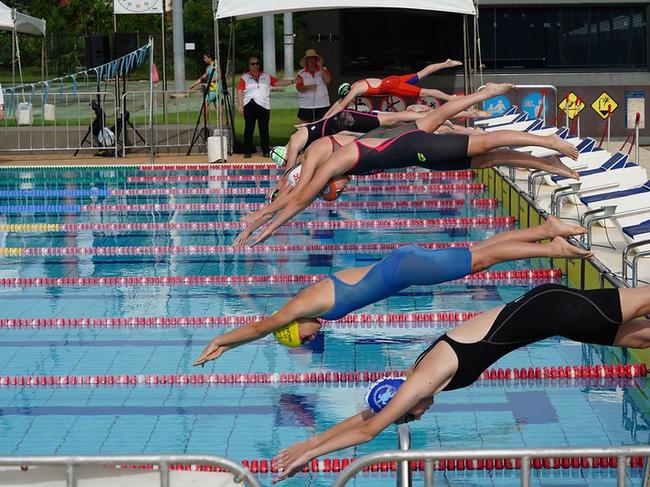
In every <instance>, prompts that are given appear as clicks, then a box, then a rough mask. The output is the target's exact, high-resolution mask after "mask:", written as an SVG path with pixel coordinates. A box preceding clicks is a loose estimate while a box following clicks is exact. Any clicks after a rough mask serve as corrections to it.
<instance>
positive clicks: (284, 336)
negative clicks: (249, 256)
mask: <svg viewBox="0 0 650 487" xmlns="http://www.w3.org/2000/svg"><path fill="white" fill-rule="evenodd" d="M273 336H274V337H275V339H276V340H277V341H278V342H279V343H281V344H282V345H284V346H285V347H289V348H295V347H299V346H300V345H302V342H301V341H300V334H299V333H298V322H297V321H295V320H294V321H292V322H291V323H288V324H286V325H284V326H283V327H282V328H278V329H277V330H274V331H273Z"/></svg>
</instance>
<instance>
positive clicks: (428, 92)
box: [420, 88, 458, 116]
mask: <svg viewBox="0 0 650 487" xmlns="http://www.w3.org/2000/svg"><path fill="white" fill-rule="evenodd" d="M420 96H433V97H434V98H438V99H439V100H444V101H449V100H454V99H456V98H458V97H457V96H455V95H450V94H449V93H445V92H444V91H440V90H436V89H435V88H422V89H421V90H420ZM455 116H457V115H455Z"/></svg>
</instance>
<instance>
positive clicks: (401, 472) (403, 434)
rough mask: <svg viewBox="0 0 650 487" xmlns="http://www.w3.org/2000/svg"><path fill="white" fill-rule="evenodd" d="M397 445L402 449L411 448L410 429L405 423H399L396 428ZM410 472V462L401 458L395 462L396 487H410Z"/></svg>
mask: <svg viewBox="0 0 650 487" xmlns="http://www.w3.org/2000/svg"><path fill="white" fill-rule="evenodd" d="M397 446H398V447H399V449H400V450H402V451H408V450H410V449H411V430H410V429H409V427H408V425H407V424H401V425H400V426H399V428H397ZM412 482H413V480H412V473H411V463H410V462H409V461H408V460H403V461H401V462H398V464H397V487H411V483H412Z"/></svg>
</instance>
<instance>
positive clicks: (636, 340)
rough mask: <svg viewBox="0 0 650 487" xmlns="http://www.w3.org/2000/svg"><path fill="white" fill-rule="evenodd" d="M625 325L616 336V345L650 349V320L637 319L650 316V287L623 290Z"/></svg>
mask: <svg viewBox="0 0 650 487" xmlns="http://www.w3.org/2000/svg"><path fill="white" fill-rule="evenodd" d="M618 292H619V296H620V299H621V313H622V316H623V324H622V325H621V326H620V327H619V329H618V333H617V334H616V340H615V341H614V345H619V346H621V347H633V348H650V320H648V319H635V318H638V317H641V316H646V317H647V316H649V315H650V286H642V287H636V288H621V289H619V290H618Z"/></svg>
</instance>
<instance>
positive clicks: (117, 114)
mask: <svg viewBox="0 0 650 487" xmlns="http://www.w3.org/2000/svg"><path fill="white" fill-rule="evenodd" d="M116 34H117V15H115V14H113V42H115V39H116ZM113 49H115V46H113ZM149 77H151V76H149ZM106 78H107V79H108V75H107V76H106ZM98 86H99V85H98ZM125 91H126V90H125ZM113 92H114V93H115V120H116V122H117V120H118V119H123V118H124V117H123V116H122V114H123V113H124V107H123V106H122V103H121V102H122V99H121V98H120V75H119V74H118V72H117V70H116V71H115V89H114V90H113ZM121 136H122V156H125V155H126V149H125V147H124V146H125V145H126V133H125V132H122V134H121ZM117 145H118V140H117V136H116V137H115V151H114V152H113V157H115V158H117V157H118V154H117Z"/></svg>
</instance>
